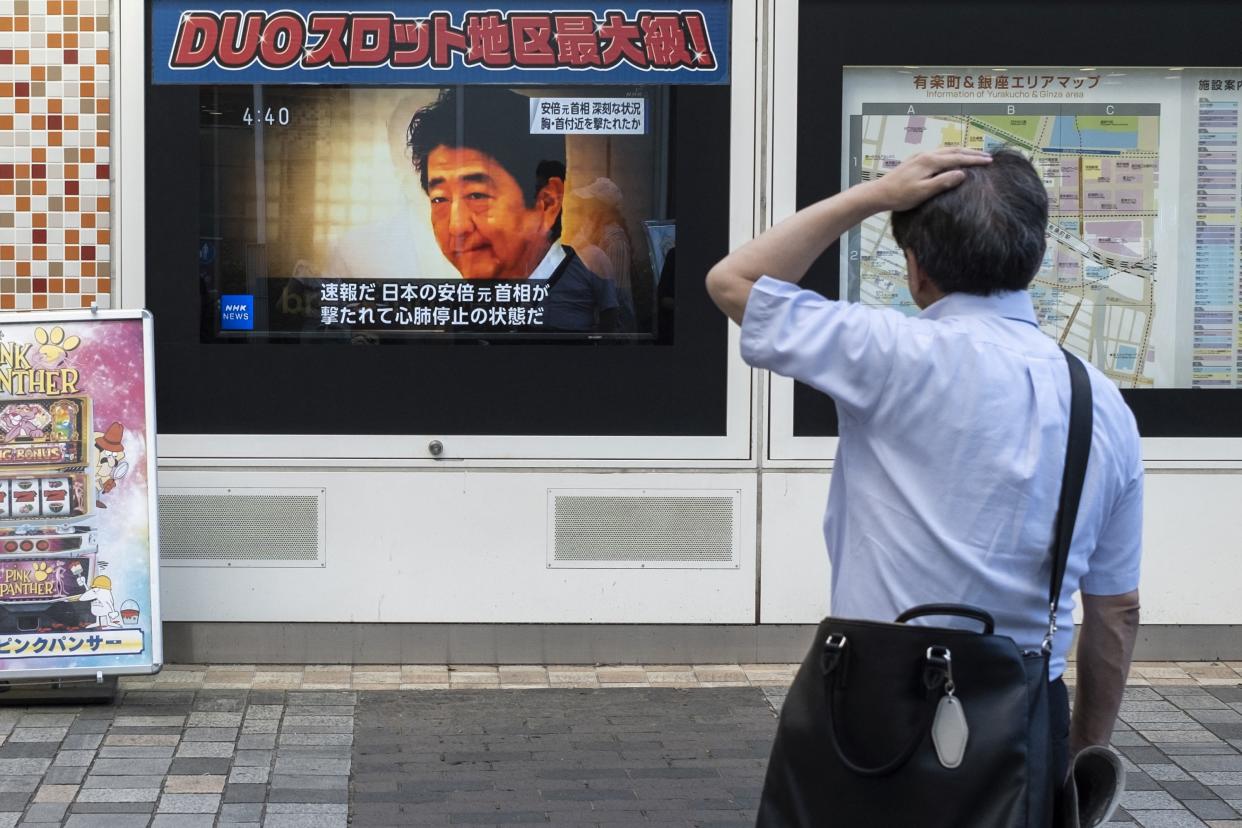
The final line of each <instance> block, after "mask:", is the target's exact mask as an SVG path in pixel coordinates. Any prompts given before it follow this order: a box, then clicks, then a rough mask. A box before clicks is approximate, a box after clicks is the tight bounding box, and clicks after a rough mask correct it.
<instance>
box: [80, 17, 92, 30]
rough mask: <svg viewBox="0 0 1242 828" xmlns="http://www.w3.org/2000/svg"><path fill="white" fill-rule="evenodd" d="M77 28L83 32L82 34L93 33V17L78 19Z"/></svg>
mask: <svg viewBox="0 0 1242 828" xmlns="http://www.w3.org/2000/svg"><path fill="white" fill-rule="evenodd" d="M78 28H79V29H81V30H82V31H84V32H93V31H95V18H93V17H80V18H78Z"/></svg>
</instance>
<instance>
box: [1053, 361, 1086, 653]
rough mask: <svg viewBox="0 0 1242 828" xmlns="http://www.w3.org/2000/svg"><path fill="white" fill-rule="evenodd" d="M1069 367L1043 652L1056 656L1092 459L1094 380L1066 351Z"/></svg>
mask: <svg viewBox="0 0 1242 828" xmlns="http://www.w3.org/2000/svg"><path fill="white" fill-rule="evenodd" d="M1061 353H1063V354H1065V364H1066V366H1067V367H1068V368H1069V375H1070V416H1069V434H1068V435H1067V436H1066V440H1065V470H1064V472H1063V473H1062V475H1061V499H1060V502H1059V503H1058V505H1057V519H1056V527H1055V529H1054V530H1053V535H1052V537H1053V547H1052V577H1051V578H1050V580H1049V584H1048V632H1047V634H1046V635H1045V636H1044V643H1043V652H1044V654H1045V655H1047V654H1050V653H1051V652H1052V639H1053V638H1054V637H1055V636H1056V633H1057V605H1058V604H1059V603H1060V601H1061V586H1062V583H1063V582H1064V580H1065V569H1066V566H1067V564H1068V562H1069V551H1070V544H1071V543H1072V542H1073V540H1074V522H1075V521H1076V520H1077V519H1078V504H1079V501H1080V500H1081V499H1082V489H1083V481H1084V480H1085V479H1086V477H1087V460H1088V459H1089V457H1090V455H1091V429H1092V423H1093V414H1092V404H1091V377H1090V376H1088V375H1087V369H1086V368H1085V367H1083V364H1082V361H1081V360H1079V359H1078V357H1076V356H1074V355H1073V354H1071V353H1070V352H1069V351H1067V350H1065V349H1064V348H1062V349H1061Z"/></svg>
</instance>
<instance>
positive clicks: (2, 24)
mask: <svg viewBox="0 0 1242 828" xmlns="http://www.w3.org/2000/svg"><path fill="white" fill-rule="evenodd" d="M11 31H13V18H11V17H0V32H11Z"/></svg>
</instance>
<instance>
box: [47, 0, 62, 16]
mask: <svg viewBox="0 0 1242 828" xmlns="http://www.w3.org/2000/svg"><path fill="white" fill-rule="evenodd" d="M60 2H61V0H47V13H48V14H60Z"/></svg>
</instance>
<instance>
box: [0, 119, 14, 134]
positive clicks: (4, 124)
mask: <svg viewBox="0 0 1242 828" xmlns="http://www.w3.org/2000/svg"><path fill="white" fill-rule="evenodd" d="M0 129H3V130H9V131H10V132H11V131H12V130H13V116H12V115H0Z"/></svg>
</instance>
